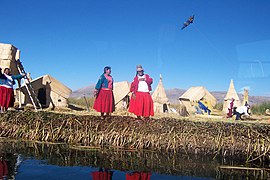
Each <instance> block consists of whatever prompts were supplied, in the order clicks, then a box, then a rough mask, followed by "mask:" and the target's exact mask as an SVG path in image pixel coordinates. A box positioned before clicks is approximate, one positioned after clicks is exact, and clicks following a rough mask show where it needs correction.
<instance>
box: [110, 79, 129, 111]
mask: <svg viewBox="0 0 270 180" xmlns="http://www.w3.org/2000/svg"><path fill="white" fill-rule="evenodd" d="M129 92H130V84H129V82H127V81H122V82H116V83H114V84H113V94H114V103H115V108H116V109H127V108H128V106H129V96H128V94H129Z"/></svg>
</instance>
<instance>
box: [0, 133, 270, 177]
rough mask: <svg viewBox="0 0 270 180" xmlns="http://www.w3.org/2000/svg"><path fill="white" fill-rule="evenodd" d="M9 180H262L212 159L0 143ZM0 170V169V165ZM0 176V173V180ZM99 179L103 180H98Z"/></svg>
mask: <svg viewBox="0 0 270 180" xmlns="http://www.w3.org/2000/svg"><path fill="white" fill-rule="evenodd" d="M0 155H1V156H2V161H1V162H2V165H3V164H4V163H3V162H5V163H6V165H7V166H8V177H9V179H11V178H13V179H39V180H41V179H66V180H71V179H72V180H73V179H94V180H96V179H102V180H103V179H106V180H107V179H110V178H111V179H113V180H114V179H115V180H118V179H119V180H122V179H123V180H126V179H127V180H128V179H139V177H140V178H141V180H148V179H151V180H155V179H157V180H158V179H168V180H171V179H267V178H270V175H269V173H268V172H269V171H268V172H267V171H265V170H264V169H262V167H264V168H268V166H266V165H263V166H262V165H258V164H245V165H244V164H243V163H242V164H241V162H239V161H238V162H235V161H233V160H226V159H213V157H212V156H194V155H191V156H188V155H183V154H170V153H162V154H161V153H157V152H152V151H135V150H133V151H132V150H119V149H118V150H116V149H95V148H89V149H87V150H86V149H79V148H78V147H71V146H68V145H65V144H57V145H56V144H53V145H52V144H45V143H34V142H22V141H21V142H20V141H15V140H7V139H3V138H2V139H0ZM0 165H1V164H0ZM1 171H3V170H1V169H0V175H1V173H2V174H3V172H1ZM102 177H103V178H102ZM0 179H1V178H0Z"/></svg>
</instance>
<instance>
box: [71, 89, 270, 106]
mask: <svg viewBox="0 0 270 180" xmlns="http://www.w3.org/2000/svg"><path fill="white" fill-rule="evenodd" d="M94 89H95V85H94V84H93V85H90V86H86V87H83V88H80V89H78V90H75V91H73V92H72V94H71V96H70V97H72V98H80V97H83V96H84V95H85V96H86V97H93V93H94ZM185 92H186V90H185V89H178V88H173V89H166V94H167V97H168V98H169V100H170V103H171V104H177V103H179V101H178V98H179V97H180V96H181V95H182V94H184V93H185ZM211 93H212V95H213V96H214V97H215V98H216V99H217V101H218V102H223V100H224V97H225V96H226V93H227V92H225V91H212V92H211ZM238 96H239V98H240V100H242V99H243V95H242V94H238ZM265 101H270V97H265V96H249V102H250V104H251V105H254V104H261V103H263V102H265Z"/></svg>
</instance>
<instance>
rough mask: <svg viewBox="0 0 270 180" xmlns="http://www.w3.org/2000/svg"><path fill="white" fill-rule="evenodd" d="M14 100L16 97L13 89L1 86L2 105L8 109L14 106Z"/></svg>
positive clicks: (0, 100) (0, 98) (0, 99)
mask: <svg viewBox="0 0 270 180" xmlns="http://www.w3.org/2000/svg"><path fill="white" fill-rule="evenodd" d="M14 101H15V99H14V92H13V89H12V88H6V87H4V86H0V105H1V106H2V107H5V108H6V110H7V109H8V107H13V106H14Z"/></svg>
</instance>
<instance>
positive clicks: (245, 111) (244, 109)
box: [233, 104, 250, 120]
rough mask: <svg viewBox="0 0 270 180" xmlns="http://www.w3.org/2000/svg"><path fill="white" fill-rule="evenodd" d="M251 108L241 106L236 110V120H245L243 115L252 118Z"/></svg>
mask: <svg viewBox="0 0 270 180" xmlns="http://www.w3.org/2000/svg"><path fill="white" fill-rule="evenodd" d="M249 109H250V106H249V105H248V104H246V105H245V106H239V107H237V108H234V113H233V114H234V115H236V118H235V120H240V119H241V120H243V118H242V115H246V116H248V117H249V116H250V113H249Z"/></svg>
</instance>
